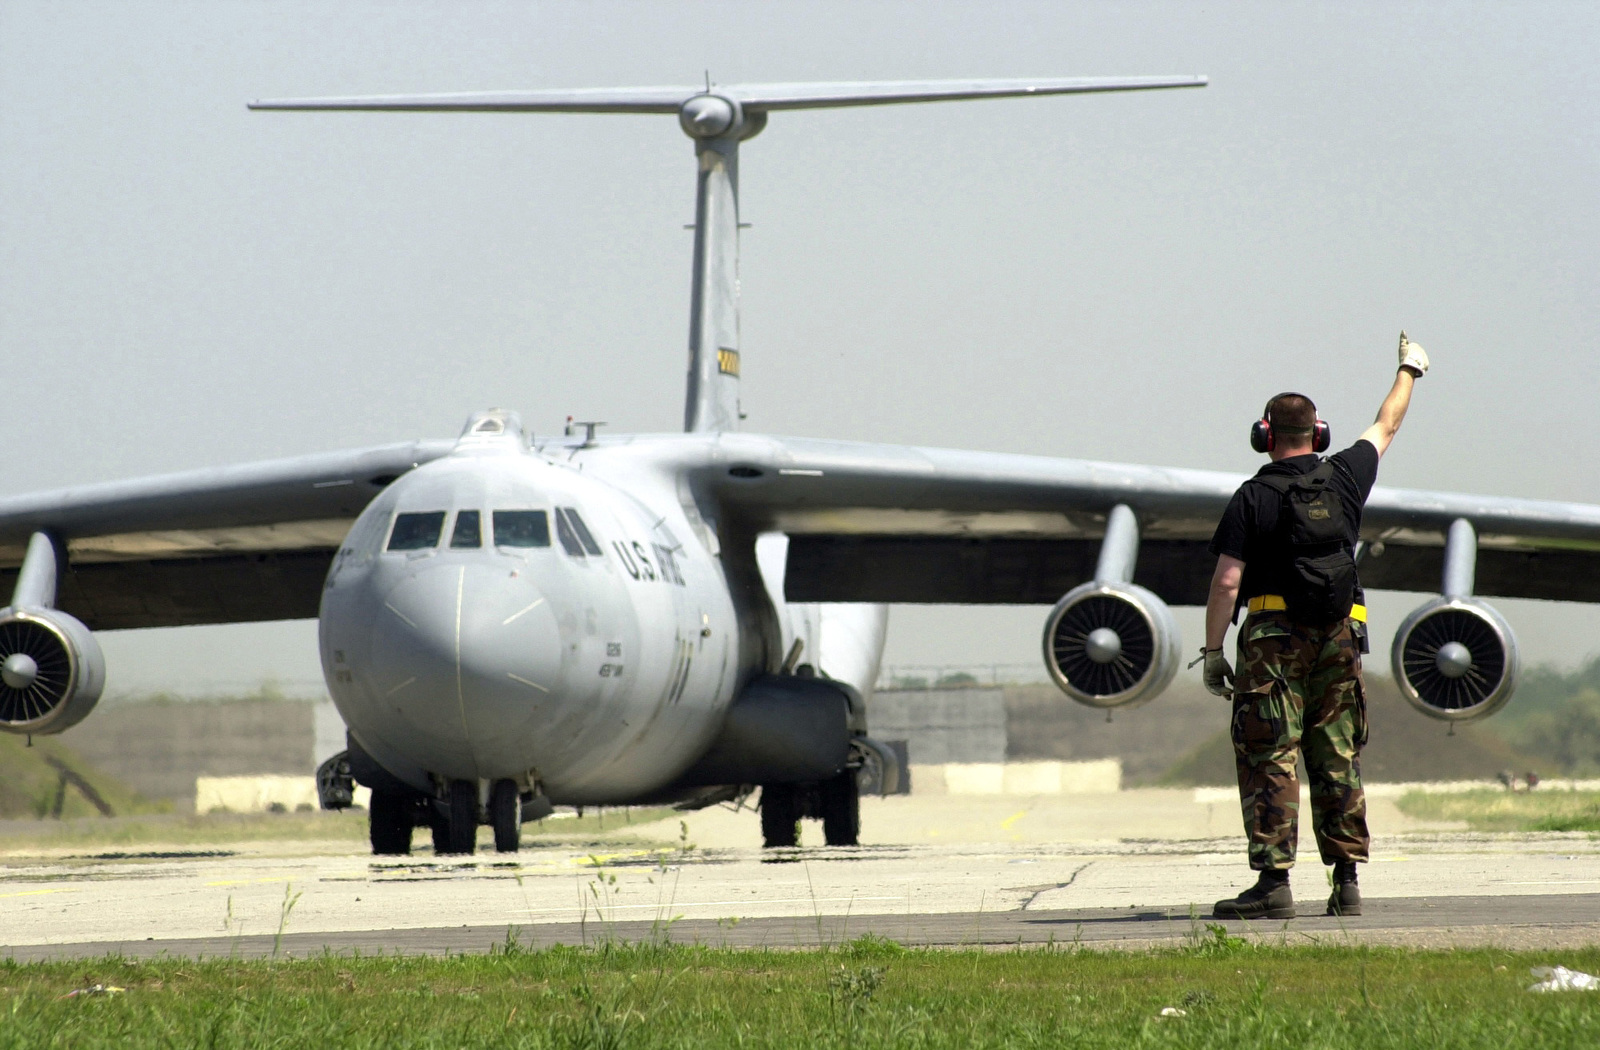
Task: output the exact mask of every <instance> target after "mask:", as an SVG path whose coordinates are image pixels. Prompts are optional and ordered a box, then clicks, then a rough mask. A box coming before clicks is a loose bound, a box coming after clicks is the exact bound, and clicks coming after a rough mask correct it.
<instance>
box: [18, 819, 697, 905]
mask: <svg viewBox="0 0 1600 1050" xmlns="http://www.w3.org/2000/svg"><path fill="white" fill-rule="evenodd" d="M678 815H679V814H677V813H676V811H674V810H671V809H666V808H648V809H645V808H641V809H628V810H624V809H607V810H602V811H598V812H596V811H594V810H590V811H588V812H586V813H585V814H584V815H583V816H582V817H575V818H567V819H564V820H542V821H538V822H536V823H531V824H527V825H525V826H524V827H523V829H522V834H523V838H524V840H525V841H530V842H534V843H543V842H550V843H560V842H566V841H569V840H573V841H583V842H596V841H602V842H603V841H607V840H610V839H616V838H621V837H624V836H626V834H627V832H628V831H629V829H631V828H635V827H638V826H640V825H643V824H649V823H652V822H655V821H659V820H664V819H666V818H667V817H672V816H678ZM367 841H368V839H367V814H366V812H365V811H364V810H346V811H344V812H342V813H324V812H320V811H313V812H308V813H206V814H203V815H195V816H179V815H176V814H150V815H147V816H137V817H109V818H107V817H83V818H79V819H76V820H36V821H18V822H12V823H10V824H9V825H7V826H6V828H5V830H4V831H3V832H0V852H27V851H29V850H58V849H94V848H99V847H105V848H111V849H120V848H124V847H130V846H189V847H193V846H213V845H215V846H226V845H238V844H240V843H248V842H322V843H327V844H329V845H348V846H349V847H350V848H359V847H361V846H362V845H363V844H365V843H366V842H367ZM411 841H412V844H413V848H415V849H417V850H418V851H419V852H421V851H425V850H427V848H428V847H429V844H430V841H431V840H430V838H429V835H428V831H427V829H426V828H418V829H417V830H416V831H415V832H414V833H413V834H412V839H411ZM478 848H479V849H490V850H492V849H493V848H494V845H493V837H492V835H491V833H490V831H489V829H488V828H480V829H479V835H478ZM0 929H3V927H0Z"/></svg>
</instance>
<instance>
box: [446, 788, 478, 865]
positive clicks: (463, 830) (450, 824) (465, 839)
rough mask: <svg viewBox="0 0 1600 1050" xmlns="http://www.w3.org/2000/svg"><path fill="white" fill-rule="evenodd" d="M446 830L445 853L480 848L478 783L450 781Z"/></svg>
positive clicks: (470, 850) (471, 850) (467, 851)
mask: <svg viewBox="0 0 1600 1050" xmlns="http://www.w3.org/2000/svg"><path fill="white" fill-rule="evenodd" d="M447 801H448V803H449V805H448V806H447V809H448V811H449V818H448V820H447V823H446V831H445V849H444V852H445V853H472V852H473V851H474V850H476V849H477V848H478V785H476V784H474V783H473V782H472V781H470V780H452V781H450V794H449V797H448V800H447Z"/></svg>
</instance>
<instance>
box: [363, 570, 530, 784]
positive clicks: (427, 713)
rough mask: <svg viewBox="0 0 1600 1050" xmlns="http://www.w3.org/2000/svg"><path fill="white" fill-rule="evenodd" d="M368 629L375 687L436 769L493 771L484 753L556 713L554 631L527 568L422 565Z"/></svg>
mask: <svg viewBox="0 0 1600 1050" xmlns="http://www.w3.org/2000/svg"><path fill="white" fill-rule="evenodd" d="M373 632H374V634H373V647H372V655H373V670H374V672H375V674H374V677H375V681H376V684H377V685H378V687H379V690H380V692H382V693H384V694H386V697H385V699H386V702H387V705H388V706H390V707H391V709H392V710H393V711H394V712H395V713H396V714H397V715H399V716H400V717H402V718H403V719H404V720H405V721H406V722H407V723H409V724H410V725H411V726H412V727H413V728H414V730H415V731H417V732H419V733H423V734H426V735H427V737H428V739H429V741H430V747H429V750H430V751H432V753H434V754H435V755H438V756H441V758H445V761H443V762H435V763H434V766H435V767H436V768H433V769H432V772H436V773H441V774H445V775H448V776H456V777H463V778H476V777H479V776H485V775H489V774H488V771H487V770H486V769H485V768H484V766H485V757H486V756H487V755H489V754H491V753H495V754H498V753H499V752H500V751H501V750H503V745H504V742H505V741H506V740H507V739H509V738H511V737H514V736H518V735H520V733H519V730H521V729H522V728H523V727H525V726H526V725H528V724H529V723H530V722H535V721H540V720H545V719H548V718H549V717H550V715H551V714H552V711H551V708H552V705H553V704H554V702H555V701H556V699H557V697H558V687H559V678H560V673H561V639H560V631H559V626H558V624H557V621H556V616H555V613H554V611H553V610H552V609H551V607H550V602H549V601H547V600H546V598H545V596H544V595H543V594H542V593H541V592H540V589H539V588H538V586H537V585H536V583H535V581H534V580H532V579H530V578H529V577H528V575H527V574H526V572H525V571H524V570H521V569H516V568H509V567H502V566H497V565H493V564H488V565H474V564H453V565H452V564H448V563H446V564H435V565H430V566H428V567H426V568H422V569H420V570H418V571H417V572H415V573H413V574H411V575H410V576H408V577H407V578H406V579H404V580H402V581H401V582H400V583H399V584H397V585H396V586H395V587H394V589H393V590H392V591H391V592H390V593H389V595H388V597H387V599H386V600H385V602H384V605H383V608H382V609H381V610H380V612H379V615H378V616H377V618H376V620H375V622H374V624H373ZM446 756H447V757H446ZM494 764H496V765H498V764H501V763H499V762H496V763H494Z"/></svg>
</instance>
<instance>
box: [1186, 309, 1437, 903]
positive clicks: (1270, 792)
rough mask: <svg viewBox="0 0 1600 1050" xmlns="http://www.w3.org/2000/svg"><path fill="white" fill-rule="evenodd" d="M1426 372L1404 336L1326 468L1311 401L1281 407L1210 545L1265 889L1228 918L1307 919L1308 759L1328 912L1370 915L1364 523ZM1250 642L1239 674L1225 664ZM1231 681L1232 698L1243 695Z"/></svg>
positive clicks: (1211, 680) (1211, 624)
mask: <svg viewBox="0 0 1600 1050" xmlns="http://www.w3.org/2000/svg"><path fill="white" fill-rule="evenodd" d="M1427 370H1428V355H1427V354H1425V353H1424V352H1423V350H1422V347H1420V346H1418V345H1417V344H1415V343H1413V342H1410V341H1409V340H1408V339H1407V338H1406V336H1405V333H1404V332H1402V333H1400V368H1399V371H1398V372H1397V373H1396V375H1395V379H1394V386H1393V387H1392V388H1391V389H1390V390H1389V396H1388V397H1386V398H1384V399H1383V406H1382V407H1381V408H1379V409H1378V418H1377V421H1376V422H1374V423H1373V424H1372V426H1370V427H1368V428H1367V430H1366V432H1365V433H1363V434H1362V435H1361V437H1360V438H1359V439H1358V440H1357V441H1356V443H1355V444H1353V445H1351V446H1350V447H1349V448H1347V449H1345V450H1344V451H1342V452H1338V453H1335V454H1334V455H1333V456H1330V457H1329V458H1327V459H1326V460H1324V459H1322V458H1321V457H1320V456H1318V455H1317V453H1319V452H1323V451H1325V450H1326V449H1327V448H1328V445H1329V431H1328V425H1327V424H1326V423H1324V422H1322V421H1321V420H1320V419H1319V418H1318V417H1317V409H1316V406H1315V405H1314V404H1312V403H1311V400H1310V399H1309V398H1307V397H1306V396H1304V395H1303V394H1294V393H1286V394H1279V395H1278V396H1277V397H1274V398H1273V399H1272V400H1271V401H1269V402H1267V407H1266V410H1265V411H1264V412H1263V413H1262V415H1261V419H1260V420H1258V421H1257V422H1256V423H1255V424H1254V425H1253V426H1252V427H1251V433H1250V442H1251V445H1252V446H1253V447H1254V448H1255V449H1256V451H1258V452H1265V453H1266V454H1267V455H1268V456H1269V457H1271V459H1272V462H1270V463H1268V464H1267V465H1266V466H1264V467H1262V468H1261V470H1260V471H1259V472H1257V473H1256V475H1255V476H1254V477H1253V478H1251V479H1250V480H1248V481H1246V482H1245V483H1244V484H1243V485H1241V486H1239V490H1238V491H1237V492H1236V493H1234V496H1233V499H1232V501H1231V502H1229V504H1228V509H1227V510H1226V511H1224V512H1223V515H1222V521H1221V522H1220V523H1219V524H1218V525H1217V531H1216V534H1215V535H1214V536H1213V537H1212V540H1211V553H1213V554H1215V555H1216V556H1217V568H1216V572H1215V574H1214V575H1213V576H1212V578H1211V594H1210V598H1209V600H1208V601H1207V603H1206V644H1205V647H1204V649H1203V651H1202V658H1203V660H1204V662H1205V682H1206V688H1207V689H1209V690H1210V691H1211V692H1213V693H1215V694H1216V695H1218V696H1231V697H1232V698H1233V720H1232V737H1233V751H1234V764H1235V766H1236V767H1237V770H1238V775H1239V801H1240V804H1241V807H1242V809H1243V811H1244V827H1245V834H1246V836H1247V837H1248V839H1249V855H1250V867H1251V868H1252V869H1254V870H1255V871H1257V872H1259V876H1258V878H1257V881H1256V884H1255V885H1254V886H1252V887H1250V888H1249V889H1247V890H1245V891H1244V892H1243V893H1241V894H1239V896H1237V897H1234V898H1232V899H1230V900H1224V901H1218V902H1217V904H1216V909H1215V914H1216V915H1217V916H1218V917H1220V918H1241V919H1255V918H1271V919H1287V918H1292V917H1293V916H1294V913H1295V910H1294V895H1293V894H1292V893H1291V892H1290V889H1289V869H1290V868H1291V867H1292V866H1293V865H1294V856H1295V845H1296V843H1297V841H1298V829H1297V826H1296V823H1297V818H1298V816H1299V812H1298V811H1299V808H1300V785H1299V783H1298V780H1297V777H1296V773H1295V762H1296V759H1297V758H1298V757H1299V756H1300V755H1301V754H1302V753H1303V754H1304V756H1305V763H1306V772H1307V774H1308V775H1309V777H1310V779H1311V813H1312V827H1313V829H1314V831H1315V832H1316V837H1317V847H1318V849H1319V850H1320V851H1321V853H1322V862H1323V863H1324V864H1329V865H1332V866H1333V880H1334V888H1333V894H1332V895H1331V896H1330V897H1329V899H1328V914H1330V915H1341V914H1342V915H1359V914H1360V913H1361V890H1360V888H1359V886H1358V884H1357V881H1356V865H1357V864H1358V863H1362V862H1364V861H1366V859H1367V850H1368V845H1369V843H1370V838H1369V836H1368V834H1367V803H1366V797H1365V795H1364V794H1363V793H1362V789H1361V748H1362V746H1363V745H1364V744H1365V743H1366V737H1367V704H1366V696H1365V693H1364V692H1363V687H1362V681H1361V653H1364V652H1366V651H1367V645H1366V641H1367V630H1366V626H1367V625H1366V608H1365V602H1364V598H1363V596H1362V593H1361V584H1360V581H1359V580H1358V579H1357V578H1356V566H1355V547H1356V543H1357V539H1358V536H1359V533H1360V529H1361V510H1362V507H1363V506H1364V505H1365V504H1366V501H1367V496H1368V494H1369V493H1370V492H1371V491H1372V486H1373V483H1374V482H1376V481H1377V477H1378V460H1379V458H1380V457H1381V456H1382V455H1383V453H1384V452H1385V451H1386V450H1387V449H1388V447H1389V442H1390V441H1392V440H1393V439H1394V435H1395V432H1396V431H1398V430H1399V429H1400V422H1401V421H1402V420H1403V419H1405V415H1406V409H1407V407H1409V405H1410V404H1411V389H1412V384H1413V383H1414V382H1415V381H1416V380H1417V379H1418V378H1420V377H1421V376H1422V375H1423V373H1425V372H1427ZM1241 608H1243V609H1245V610H1247V615H1246V616H1245V620H1244V623H1243V624H1242V625H1241V626H1240V628H1239V640H1238V660H1239V665H1238V672H1237V673H1235V672H1234V670H1233V668H1231V667H1229V666H1228V661H1227V658H1226V657H1225V656H1223V652H1222V643H1223V639H1224V637H1225V636H1226V634H1227V631H1228V625H1229V624H1230V623H1232V622H1233V620H1234V618H1235V616H1236V615H1237V613H1238V610H1239V609H1241ZM1230 681H1231V688H1230Z"/></svg>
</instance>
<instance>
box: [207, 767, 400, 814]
mask: <svg viewBox="0 0 1600 1050" xmlns="http://www.w3.org/2000/svg"><path fill="white" fill-rule="evenodd" d="M371 801H372V792H371V791H370V790H368V789H367V788H364V787H361V786H359V785H357V787H356V791H355V804H356V805H358V806H362V807H366V806H369V805H370V804H371ZM273 803H280V804H282V806H283V808H284V809H287V810H289V811H290V812H293V811H294V810H296V809H299V808H300V807H301V806H302V805H306V806H310V807H311V808H312V809H317V808H318V805H317V779H316V778H315V777H285V776H255V777H196V778H195V781H194V811H195V812H196V813H211V812H215V811H218V810H222V811H224V812H228V813H265V812H267V811H268V810H269V809H271V808H272V805H273Z"/></svg>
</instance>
